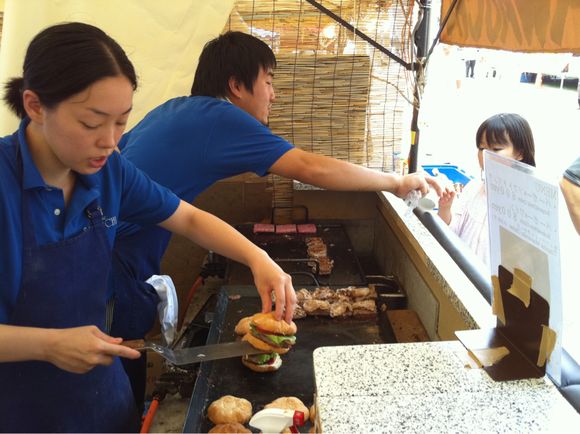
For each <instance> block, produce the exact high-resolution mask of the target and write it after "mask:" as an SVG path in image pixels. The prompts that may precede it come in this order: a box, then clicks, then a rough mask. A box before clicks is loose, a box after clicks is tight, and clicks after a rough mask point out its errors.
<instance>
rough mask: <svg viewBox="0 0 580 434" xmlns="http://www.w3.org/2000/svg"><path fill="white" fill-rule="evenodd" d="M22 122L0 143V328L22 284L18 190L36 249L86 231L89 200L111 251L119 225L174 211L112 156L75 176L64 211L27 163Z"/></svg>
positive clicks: (55, 191)
mask: <svg viewBox="0 0 580 434" xmlns="http://www.w3.org/2000/svg"><path fill="white" fill-rule="evenodd" d="M28 122H29V120H28V119H25V120H23V121H22V122H21V124H20V128H19V130H18V131H17V132H15V133H14V134H13V135H11V136H6V137H4V138H2V139H0V240H1V242H0V323H5V322H6V321H7V320H8V318H9V315H10V312H11V309H12V307H13V306H14V303H15V301H16V298H17V295H18V291H19V289H20V282H21V278H22V263H21V259H22V220H21V215H22V192H23V190H22V189H24V190H27V191H30V192H31V195H30V196H29V197H30V198H31V199H30V202H29V207H30V212H31V214H32V216H33V218H34V234H35V237H36V240H37V242H38V244H39V245H45V244H50V243H55V242H58V241H62V240H65V239H68V238H71V237H74V236H75V235H77V234H79V233H80V232H81V231H82V230H83V228H84V227H86V226H87V225H89V220H88V218H87V216H86V214H85V212H84V210H85V208H86V207H87V206H88V205H89V204H90V203H91V202H92V201H93V200H95V199H98V201H99V204H100V206H101V208H102V209H103V213H104V216H105V218H106V219H107V220H106V226H107V227H108V229H107V235H108V239H109V241H110V244H111V246H112V245H113V241H114V239H115V236H116V233H117V230H118V228H119V224H118V222H119V221H120V220H123V221H127V222H132V223H135V224H139V225H151V224H156V223H159V222H161V221H163V220H165V219H167V218H168V217H170V216H171V215H172V214H173V213H174V212H175V210H176V209H177V206H178V205H179V198H177V197H176V196H175V195H174V194H173V193H172V192H171V191H169V190H167V189H165V188H163V187H161V186H159V185H157V184H156V183H154V182H153V181H151V179H149V178H148V177H147V176H146V175H144V174H143V173H141V172H140V171H139V170H137V169H136V168H135V167H134V165H133V164H131V163H130V162H128V161H127V160H126V159H124V158H122V157H121V156H120V155H119V154H118V153H116V152H115V153H113V155H111V156H110V157H109V159H108V161H107V164H106V165H105V166H104V167H103V168H102V169H101V170H100V171H99V172H97V173H95V174H93V175H78V176H77V182H76V185H75V189H74V192H73V195H72V198H71V200H70V202H69V204H68V206H67V207H65V205H64V196H63V193H62V190H61V189H59V188H55V187H51V186H50V185H47V184H46V183H45V182H44V180H43V179H42V176H41V174H40V172H39V171H38V169H37V168H36V166H35V164H34V162H33V160H32V157H31V155H30V152H29V147H28V144H27V142H26V137H25V130H26V126H27V125H28ZM18 143H20V155H21V158H22V169H23V171H22V183H21V178H20V175H19V170H20V169H19V161H18V159H17V150H18V146H19V145H18ZM89 265H90V264H79V267H82V266H89Z"/></svg>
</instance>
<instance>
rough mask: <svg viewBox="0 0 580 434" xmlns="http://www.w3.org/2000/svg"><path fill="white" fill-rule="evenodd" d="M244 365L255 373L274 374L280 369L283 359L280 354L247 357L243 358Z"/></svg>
mask: <svg viewBox="0 0 580 434" xmlns="http://www.w3.org/2000/svg"><path fill="white" fill-rule="evenodd" d="M242 363H243V364H244V366H246V367H247V368H249V369H251V370H252V371H255V372H272V371H277V370H278V369H280V366H282V358H281V357H280V356H279V355H278V353H269V354H255V355H251V356H250V355H246V356H243V357H242Z"/></svg>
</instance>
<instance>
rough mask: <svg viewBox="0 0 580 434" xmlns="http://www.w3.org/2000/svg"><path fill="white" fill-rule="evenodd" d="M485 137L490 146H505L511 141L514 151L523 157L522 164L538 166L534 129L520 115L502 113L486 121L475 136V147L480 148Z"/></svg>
mask: <svg viewBox="0 0 580 434" xmlns="http://www.w3.org/2000/svg"><path fill="white" fill-rule="evenodd" d="M484 135H485V140H486V141H487V143H488V145H490V144H494V143H497V144H502V145H505V144H507V143H508V141H511V143H512V145H513V146H514V151H515V152H516V153H519V154H521V155H522V160H521V161H522V163H526V164H529V165H530V166H535V165H536V160H535V157H534V155H535V153H536V150H535V145H534V136H533V135H532V129H531V128H530V124H528V121H526V120H525V119H524V118H523V117H521V116H520V115H518V114H515V113H500V114H497V115H494V116H492V117H490V118H488V119H486V120H485V121H484V122H483V123H482V124H481V125H480V126H479V128H478V130H477V133H476V135H475V145H476V146H477V147H478V148H479V145H480V143H481V140H482V138H483V137H484Z"/></svg>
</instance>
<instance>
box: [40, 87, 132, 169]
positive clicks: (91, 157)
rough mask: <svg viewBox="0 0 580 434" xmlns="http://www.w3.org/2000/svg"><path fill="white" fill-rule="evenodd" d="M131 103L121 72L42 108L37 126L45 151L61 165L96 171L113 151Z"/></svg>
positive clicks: (130, 94)
mask: <svg viewBox="0 0 580 434" xmlns="http://www.w3.org/2000/svg"><path fill="white" fill-rule="evenodd" d="M132 103H133V87H132V85H131V83H130V81H129V80H128V79H127V78H126V77H124V76H118V77H107V78H104V79H102V80H99V81H97V82H95V83H93V84H92V85H91V86H89V87H88V88H87V89H85V90H84V91H82V92H80V93H78V94H76V95H73V96H71V97H70V98H68V99H66V100H64V101H62V102H61V103H59V104H58V105H57V106H56V107H54V108H52V109H46V108H43V109H42V121H41V125H40V129H41V132H42V138H43V140H44V141H45V143H46V145H47V146H48V155H49V156H51V157H52V158H53V159H54V160H55V161H54V162H55V163H56V165H57V166H59V167H61V168H62V169H71V170H73V171H75V172H77V173H80V174H84V175H89V174H93V173H96V172H98V171H99V170H100V169H101V168H102V167H103V166H104V165H105V163H106V162H107V158H108V157H109V156H110V155H111V154H112V153H113V152H114V151H115V148H116V146H117V143H118V142H119V139H120V138H121V135H122V134H123V131H124V130H125V126H126V124H127V119H128V117H129V113H130V112H131V108H132Z"/></svg>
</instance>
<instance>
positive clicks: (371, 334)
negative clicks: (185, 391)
mask: <svg viewBox="0 0 580 434" xmlns="http://www.w3.org/2000/svg"><path fill="white" fill-rule="evenodd" d="M308 289H311V290H312V289H313V288H308ZM260 309H261V303H260V299H259V297H258V294H257V291H256V288H255V287H252V286H232V285H228V286H225V287H223V288H222V289H221V290H220V293H219V296H218V299H217V302H216V307H215V312H214V316H213V321H212V325H211V328H210V331H209V335H208V339H207V343H208V344H214V343H219V342H231V341H234V340H235V339H236V335H235V333H234V327H235V325H236V324H237V322H238V321H239V319H240V318H242V317H244V316H249V315H252V314H254V313H256V312H258V311H259V310H260ZM296 324H297V326H298V333H297V334H296V339H297V343H296V346H295V347H294V348H293V349H292V350H290V352H289V353H287V354H285V355H283V356H282V360H283V363H282V367H281V368H280V369H279V370H278V371H276V372H270V373H258V372H253V371H250V370H249V369H248V368H246V367H245V366H243V365H242V363H241V361H240V359H239V358H231V359H224V360H216V361H213V362H205V363H202V364H201V367H200V370H199V373H198V376H197V380H196V383H195V387H194V390H193V395H192V398H191V402H190V405H189V409H188V414H187V417H186V421H185V426H184V431H185V432H207V431H208V430H209V429H210V428H211V426H212V424H211V422H210V421H209V420H208V419H207V417H206V409H207V406H208V405H209V403H211V402H212V401H214V400H215V399H218V398H220V397H221V396H223V395H234V396H238V397H242V398H246V399H247V400H249V401H250V402H251V403H252V406H253V412H254V413H255V412H257V411H259V410H261V409H262V408H263V407H264V405H265V404H267V403H269V402H271V401H272V400H274V399H276V398H278V397H280V396H296V397H298V398H299V399H301V400H302V401H303V402H304V404H305V405H307V406H308V407H309V406H310V405H311V404H312V403H313V395H314V392H315V390H314V387H315V386H314V372H313V366H312V352H313V351H314V350H315V349H316V348H318V347H321V346H332V345H355V344H376V343H388V342H395V338H394V336H393V334H392V329H391V328H390V325H389V323H388V320H387V319H386V315H385V314H384V313H383V312H381V310H380V309H379V314H378V315H377V316H375V317H371V318H368V317H367V318H353V317H350V318H340V319H338V318H334V319H333V318H327V317H306V318H304V319H300V320H297V321H296ZM308 428H309V426H306V427H302V428H301V431H302V432H304V431H306V430H308Z"/></svg>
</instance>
